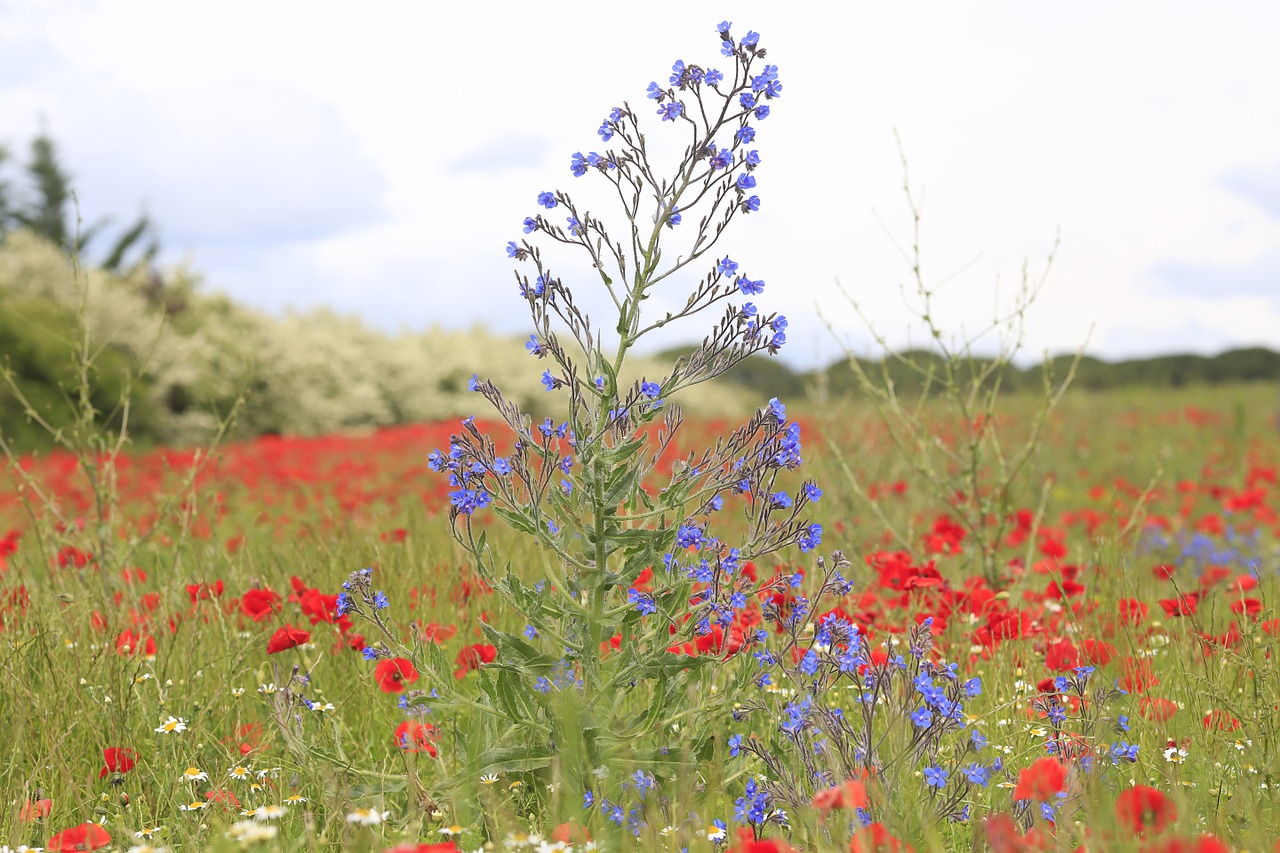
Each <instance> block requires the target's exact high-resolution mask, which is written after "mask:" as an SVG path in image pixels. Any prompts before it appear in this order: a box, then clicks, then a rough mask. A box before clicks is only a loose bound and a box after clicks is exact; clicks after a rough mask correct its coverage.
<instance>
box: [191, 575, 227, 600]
mask: <svg viewBox="0 0 1280 853" xmlns="http://www.w3.org/2000/svg"><path fill="white" fill-rule="evenodd" d="M222 590H223V584H222V581H214V582H213V583H212V584H207V583H190V584H187V595H189V596H191V603H192V604H195V603H196V602H197V601H199V600H201V599H207V598H212V597H214V596H216V597H218V598H221V597H222Z"/></svg>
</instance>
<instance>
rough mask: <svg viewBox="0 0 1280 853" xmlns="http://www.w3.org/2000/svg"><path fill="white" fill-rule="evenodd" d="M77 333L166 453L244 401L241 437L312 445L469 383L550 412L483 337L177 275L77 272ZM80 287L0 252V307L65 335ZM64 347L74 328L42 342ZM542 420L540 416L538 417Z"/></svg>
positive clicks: (20, 239)
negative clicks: (251, 300)
mask: <svg viewBox="0 0 1280 853" xmlns="http://www.w3.org/2000/svg"><path fill="white" fill-rule="evenodd" d="M81 281H82V282H83V283H84V285H85V286H86V287H87V294H86V296H85V299H84V306H83V314H84V323H85V325H86V328H87V329H88V332H89V338H90V341H91V342H92V344H93V346H95V347H103V346H110V347H112V348H114V349H116V350H119V351H122V352H124V353H126V354H127V355H128V356H129V357H130V359H131V360H132V362H133V363H134V364H135V365H136V370H137V374H138V376H139V377H141V378H142V379H143V380H144V381H143V382H142V383H140V386H139V390H138V391H136V392H135V393H141V394H145V395H146V396H147V397H148V398H149V399H148V400H146V402H147V403H148V404H150V408H151V409H153V410H155V411H158V412H159V413H160V416H159V417H158V418H157V419H156V421H155V425H154V427H153V431H154V434H152V435H147V436H145V437H146V438H150V439H153V440H157V441H162V442H166V443H176V444H186V443H192V442H198V441H201V440H202V439H204V438H206V437H207V436H208V435H209V434H210V433H211V432H212V430H213V429H214V428H215V427H216V425H217V423H218V420H219V418H221V417H223V416H224V415H225V414H226V413H227V412H228V411H229V410H230V409H231V407H232V405H233V404H234V402H235V400H236V399H237V398H238V397H239V396H240V395H241V394H246V395H247V403H248V405H247V406H246V407H245V408H244V410H243V412H242V414H241V415H240V418H239V421H238V426H237V432H238V433H239V434H242V435H247V434H258V433H263V432H277V433H285V434H303V435H316V434H322V433H329V432H336V431H342V430H351V429H360V428H371V427H378V426H385V425H389V424H396V423H405V422H411V421H426V420H439V419H443V418H449V417H456V416H459V415H464V414H470V413H472V412H474V411H476V410H477V409H478V408H479V407H478V404H477V400H476V398H475V395H474V394H472V392H470V391H469V390H468V383H469V381H470V379H471V375H472V373H473V372H476V371H478V372H479V373H480V374H481V375H482V376H484V377H485V378H486V379H489V380H491V381H493V382H494V383H495V384H496V385H498V386H499V387H501V388H503V389H504V392H505V393H506V394H507V395H508V396H509V397H510V398H511V399H513V400H517V401H519V402H520V403H521V404H522V406H523V408H524V409H525V410H526V411H528V412H530V413H531V414H534V415H537V416H539V417H541V416H542V415H544V414H547V413H549V411H550V410H549V409H548V408H547V406H548V402H549V401H547V400H546V399H545V397H546V393H545V390H544V389H543V387H542V384H541V382H540V379H539V373H538V371H537V370H534V369H533V365H531V363H530V362H529V360H528V359H527V358H526V357H524V352H523V351H522V349H521V348H520V347H518V346H512V343H513V340H512V339H511V338H509V337H505V336H498V335H494V334H492V333H490V332H487V331H485V330H484V329H481V328H473V329H469V330H456V329H441V328H432V329H429V330H428V331H426V332H423V333H401V334H395V335H391V334H387V333H385V332H382V331H381V330H378V329H375V328H373V327H371V326H368V325H366V324H365V323H364V322H363V321H361V320H360V319H359V318H358V317H355V316H351V315H343V314H339V313H337V312H334V311H332V310H329V309H325V308H318V309H311V310H307V311H291V312H288V313H286V314H285V315H284V316H282V317H273V316H270V315H268V314H265V313H262V312H259V311H255V310H252V309H250V308H246V307H244V306H242V305H239V304H237V303H236V302H234V301H233V300H231V299H230V298H228V297H227V296H225V295H222V294H218V293H203V292H200V290H199V288H198V285H199V283H200V280H199V277H198V276H197V275H196V274H195V273H194V272H193V271H191V270H189V269H186V268H182V267H179V268H176V269H173V270H169V271H167V273H166V274H165V277H164V280H163V283H161V281H160V280H159V279H157V278H156V277H155V275H154V274H153V273H152V272H151V271H148V270H145V269H137V270H134V271H131V272H127V273H125V274H123V275H114V274H111V273H108V272H106V271H103V270H99V269H88V270H84V271H83V274H82V276H81ZM79 287H80V285H78V284H77V282H76V279H75V276H74V275H73V274H72V269H71V265H70V262H69V261H68V259H67V257H66V255H65V253H64V252H63V251H62V250H61V249H59V248H57V247H56V246H54V245H52V244H50V243H48V242H46V241H44V240H42V239H41V238H39V237H37V236H35V235H34V234H31V233H30V232H25V231H16V232H12V233H10V234H7V235H6V236H5V238H4V239H3V241H0V299H3V298H4V297H5V296H6V295H8V296H10V297H22V298H27V299H40V300H48V301H50V302H52V303H55V304H57V305H58V306H60V307H61V308H62V309H63V311H64V315H65V316H66V317H67V318H68V319H67V322H68V324H70V323H71V322H72V318H74V316H75V313H76V311H77V310H79V306H80V299H81V294H80V291H79ZM48 331H49V332H51V333H54V334H59V335H63V336H64V337H67V338H70V337H71V335H72V332H73V329H71V328H67V329H64V330H48ZM630 367H631V370H632V371H633V372H634V373H635V375H636V376H637V377H638V376H641V375H646V374H647V375H660V374H662V373H663V372H664V370H665V369H667V368H668V367H669V364H665V363H662V364H660V363H658V362H656V361H655V360H652V359H638V360H636V361H635V362H633V363H631V364H630ZM686 408H687V409H688V410H689V411H690V412H691V413H693V414H707V415H711V414H715V415H728V414H735V413H742V412H743V411H746V410H747V409H748V407H747V405H746V404H745V401H744V400H743V398H742V396H741V395H740V394H739V393H738V392H737V391H736V390H735V389H734V388H732V387H730V386H715V385H713V386H708V387H707V388H706V389H705V390H704V392H703V393H700V394H699V395H697V396H696V397H695V398H693V399H691V400H689V401H688V403H687V405H686ZM544 409H545V410H546V411H544Z"/></svg>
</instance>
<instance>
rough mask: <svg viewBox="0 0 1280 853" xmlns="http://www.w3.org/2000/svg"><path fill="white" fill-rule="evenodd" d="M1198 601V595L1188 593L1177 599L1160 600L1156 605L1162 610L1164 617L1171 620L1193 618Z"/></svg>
mask: <svg viewBox="0 0 1280 853" xmlns="http://www.w3.org/2000/svg"><path fill="white" fill-rule="evenodd" d="M1198 601H1199V595H1198V594H1197V593H1194V592H1189V593H1187V594H1185V595H1180V596H1178V597H1177V598H1161V599H1158V600H1157V601H1156V603H1157V604H1159V605H1160V606H1161V607H1162V608H1164V612H1165V615H1166V616H1168V617H1169V618H1173V617H1175V616H1195V615H1196V607H1197V606H1198Z"/></svg>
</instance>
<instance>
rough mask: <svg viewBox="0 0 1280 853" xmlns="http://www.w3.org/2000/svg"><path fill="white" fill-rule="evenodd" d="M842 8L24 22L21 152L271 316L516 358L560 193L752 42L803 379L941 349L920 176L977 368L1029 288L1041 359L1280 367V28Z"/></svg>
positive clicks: (933, 244)
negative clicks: (44, 154)
mask: <svg viewBox="0 0 1280 853" xmlns="http://www.w3.org/2000/svg"><path fill="white" fill-rule="evenodd" d="M823 6H824V7H825V8H822V9H821V10H820V9H819V4H816V3H813V4H804V3H789V4H788V3H777V2H770V3H762V2H734V3H732V4H725V5H723V6H713V5H711V4H706V3H688V2H653V3H648V4H643V6H639V5H637V4H597V5H595V6H592V7H590V9H589V11H588V10H587V7H584V6H583V5H582V4H564V3H556V2H550V3H542V4H530V3H527V2H526V3H518V4H517V3H507V2H486V3H452V4H436V3H426V2H392V0H386V2H379V3H372V4H358V5H357V4H351V3H330V2H317V0H309V2H305V3H304V2H271V3H261V2H240V0H220V2H218V3H208V2H184V3H172V2H147V0H135V1H134V2H93V0H80V1H79V2H61V0H0V143H7V144H8V145H9V146H10V147H11V148H13V149H16V150H17V151H16V153H19V154H21V153H22V149H23V148H24V147H25V145H26V144H27V143H28V142H29V140H30V138H31V136H32V135H34V134H35V133H36V132H37V131H38V130H39V129H40V128H41V127H42V126H43V127H45V128H46V129H47V130H48V132H49V133H50V135H51V136H52V137H53V138H54V139H55V140H56V141H57V142H58V144H59V145H60V149H61V153H62V158H63V162H64V164H65V165H66V166H67V168H68V169H69V170H70V171H71V172H72V173H73V175H74V178H75V185H76V187H77V190H78V196H79V199H80V204H81V209H82V215H83V218H84V219H85V221H86V222H93V221H96V219H97V218H99V217H102V216H105V215H114V216H115V217H116V221H117V222H119V223H122V224H123V223H124V222H126V221H129V220H131V219H132V218H133V217H135V216H136V215H137V214H138V213H139V212H141V211H144V210H145V211H146V212H147V213H149V214H150V215H151V216H152V218H153V219H154V220H155V221H156V222H157V223H158V224H159V226H160V235H161V239H162V241H163V245H164V247H165V251H164V254H163V256H162V260H163V261H164V262H165V263H186V264H189V265H190V266H192V267H193V268H195V269H196V270H198V271H199V272H200V273H201V274H202V276H203V278H204V281H205V284H204V287H206V288H207V289H210V290H222V291H225V292H227V293H230V294H231V295H233V296H234V297H236V298H237V299H239V300H241V301H243V302H245V303H247V304H250V305H254V306H257V307H260V308H263V309H266V310H270V311H274V312H280V311H283V310H285V309H286V308H288V307H291V306H292V307H310V306H315V305H328V306H332V307H334V308H337V309H339V310H341V311H344V312H355V313H358V314H359V315H361V316H362V317H364V318H366V319H367V320H368V321H369V322H371V323H374V324H376V325H378V326H381V327H384V328H386V329H388V330H392V331H395V330H399V329H423V328H427V327H430V326H432V325H437V326H448V327H462V328H467V327H471V326H473V325H475V324H483V325H485V326H487V327H489V328H491V329H494V330H497V331H502V332H507V331H510V332H513V333H520V332H524V331H527V327H528V326H529V319H528V316H527V313H526V312H525V309H524V307H523V305H522V302H521V300H519V298H518V297H517V296H516V287H515V283H514V278H513V275H512V266H511V263H512V262H511V261H510V260H509V259H508V258H507V257H506V252H505V249H504V247H505V246H506V243H507V241H508V240H512V239H517V238H520V237H521V236H522V234H521V227H520V226H521V221H522V220H523V218H524V217H525V216H529V215H531V214H533V213H536V212H538V210H539V209H538V208H537V205H536V198H537V195H538V193H540V192H542V191H544V190H556V189H559V190H565V191H569V192H571V193H577V192H579V191H585V190H584V188H585V187H586V182H588V181H590V177H587V178H582V179H575V178H574V177H573V176H572V175H571V174H570V171H569V156H570V155H571V154H572V153H573V152H575V151H589V150H602V151H603V150H605V148H606V147H607V146H606V145H605V144H604V143H602V142H601V140H600V138H599V137H598V136H597V135H596V129H597V127H599V125H600V123H601V121H602V120H603V118H604V117H605V116H606V115H607V114H608V112H609V110H610V108H611V107H613V106H615V105H619V104H621V102H622V101H624V100H625V101H628V102H630V103H631V104H632V106H633V107H634V108H635V109H636V111H637V112H638V113H641V114H644V113H652V112H653V110H654V105H653V103H652V102H651V101H648V100H647V99H646V98H645V89H646V87H647V86H648V84H649V82H650V81H652V80H657V81H659V82H662V83H664V85H665V81H666V79H667V77H668V76H669V74H670V67H671V65H672V63H673V62H674V61H675V60H676V59H684V60H685V61H686V62H696V63H699V64H702V65H704V66H712V67H714V66H715V65H716V64H717V63H718V62H720V61H721V59H722V57H721V56H720V53H719V38H718V36H717V35H716V25H717V24H718V23H719V22H720V21H721V20H723V19H726V18H727V19H728V20H730V21H732V22H733V32H734V34H735V36H740V35H742V34H743V33H745V32H746V31H747V30H754V31H757V32H759V33H760V36H761V38H760V44H761V46H763V47H765V48H767V50H768V61H769V62H772V63H775V64H777V66H778V67H779V73H780V77H781V80H782V82H783V92H782V97H781V98H779V99H778V100H777V101H775V102H774V103H773V112H772V114H771V115H770V116H769V118H768V119H767V120H766V121H763V122H760V123H759V137H758V138H757V148H758V150H759V152H760V154H761V157H762V160H763V162H762V165H761V166H760V168H759V169H758V170H757V171H756V173H755V174H756V176H757V178H758V180H759V185H758V187H757V188H756V190H755V191H756V192H757V193H758V194H759V195H760V197H761V199H762V202H763V203H762V207H761V210H760V211H759V212H758V213H754V214H751V215H750V216H748V217H740V218H739V219H737V220H735V221H734V223H733V224H732V225H731V227H730V231H729V232H727V233H726V236H725V241H724V243H723V244H722V247H723V252H724V253H727V254H730V255H732V257H733V258H734V259H735V260H737V261H738V262H739V263H740V264H741V266H742V269H743V270H744V271H746V272H748V273H749V275H750V276H751V277H752V278H754V279H764V280H765V281H766V282H767V287H766V291H765V293H764V295H762V296H761V297H759V298H758V299H757V300H756V301H757V302H758V303H759V304H760V306H761V308H762V309H765V310H767V311H781V312H783V313H785V314H786V315H787V316H788V317H789V318H790V328H789V330H788V337H789V339H790V343H789V345H788V347H787V349H786V350H785V351H784V353H785V354H786V356H787V358H788V359H789V361H790V362H791V363H792V364H793V365H794V366H798V367H809V366H813V365H815V364H821V363H826V362H827V361H829V360H831V359H833V358H836V357H838V356H839V354H840V353H841V352H842V350H843V349H844V348H849V349H851V350H852V351H854V352H857V353H859V354H865V353H871V352H874V349H873V341H874V336H873V331H872V330H874V333H875V334H879V335H882V336H883V337H884V338H885V339H887V340H888V341H889V342H891V343H892V344H893V345H896V346H904V345H908V344H910V343H913V342H921V341H922V340H923V339H922V337H921V331H920V327H919V323H918V322H915V321H913V313H912V310H913V307H912V306H913V305H914V304H915V303H913V302H912V300H911V299H909V298H907V297H906V296H904V290H903V287H904V285H905V286H906V287H907V289H908V290H907V292H908V293H909V292H910V287H911V267H910V264H909V263H907V262H906V260H905V259H904V256H903V255H902V253H901V251H900V248H899V247H900V246H903V245H910V243H911V241H912V217H911V213H910V210H909V208H908V206H907V204H906V201H905V196H904V193H903V185H904V169H903V163H902V159H901V158H902V156H905V159H906V162H907V167H908V174H909V181H910V185H911V187H912V189H913V191H914V192H915V193H916V194H917V196H918V197H919V196H922V197H923V203H922V206H921V214H922V215H921V225H920V247H921V258H922V270H923V274H924V276H925V280H926V283H927V284H928V285H929V286H930V287H931V288H932V287H936V297H935V304H934V306H933V312H932V314H933V316H934V317H936V318H939V323H940V325H942V326H943V327H944V329H945V330H946V333H947V335H948V336H949V338H948V339H951V337H950V336H954V339H955V340H960V339H963V337H964V336H967V335H972V334H974V333H976V332H977V331H978V330H981V329H983V328H985V327H986V325H987V324H988V323H989V322H990V320H991V318H992V316H993V314H994V313H995V310H996V307H997V306H1001V305H1003V306H1008V305H1009V304H1010V302H1009V300H1010V299H1011V298H1013V296H1014V295H1015V293H1016V291H1017V287H1018V285H1019V283H1020V282H1021V281H1022V280H1023V277H1024V270H1026V275H1027V276H1028V277H1029V278H1030V279H1031V280H1033V281H1038V280H1040V279H1041V278H1042V276H1043V282H1044V283H1043V286H1042V287H1041V289H1040V291H1039V295H1038V297H1037V299H1036V301H1035V303H1034V304H1033V305H1032V306H1031V307H1030V308H1029V309H1028V310H1027V312H1026V313H1025V318H1026V323H1025V336H1024V355H1023V360H1024V361H1026V360H1034V359H1037V358H1039V356H1040V355H1042V354H1044V353H1046V352H1047V353H1054V354H1056V353H1062V352H1067V351H1073V350H1077V349H1079V348H1081V347H1085V348H1086V349H1087V351H1088V352H1089V353H1091V354H1094V355H1097V356H1100V357H1103V358H1109V359H1118V358H1128V357H1141V356H1147V355H1154V354H1162V353H1171V352H1196V353H1202V354H1213V353H1216V352H1220V351H1222V350H1224V349H1228V348H1232V347H1240V346H1268V347H1270V348H1272V349H1280V106H1277V104H1278V103H1280V101H1277V99H1276V95H1275V81H1276V80H1280V51H1276V50H1275V45H1274V39H1275V34H1276V33H1277V32H1280V4H1276V3H1272V2H1234V3H1230V4H1217V3H1208V2H1202V3H1186V2H1177V0H1161V2H1125V3H1115V2H1091V0H1084V2H1078V3H1073V4H1070V5H1069V6H1063V5H1062V4H1040V3H1025V2H985V3H965V4H958V3H943V2H916V3H894V4H883V3H882V4H872V3H863V2H850V3H843V4H823ZM641 9H643V11H640V10H641ZM645 117H646V118H651V119H652V123H651V124H650V125H649V132H650V134H651V135H652V136H654V137H655V138H657V137H658V136H659V135H660V134H661V133H662V132H663V131H664V130H666V129H668V128H670V127H671V125H666V126H665V127H660V126H659V125H660V122H659V121H658V119H657V116H656V115H652V116H645ZM900 155H901V156H900ZM593 213H596V214H597V215H598V216H600V217H602V218H604V219H605V221H606V222H610V221H621V220H619V219H617V214H616V213H615V212H614V211H611V210H609V209H608V208H607V207H601V208H599V209H596V210H593ZM610 217H613V218H612V219H611V218H610ZM1051 254H1052V264H1051V266H1050V267H1049V268H1048V271H1047V274H1046V273H1045V270H1046V262H1047V260H1048V258H1049V256H1050V255H1051ZM700 274H701V271H699V273H698V275H692V274H691V278H690V279H688V280H687V281H684V282H683V283H682V282H680V281H675V280H673V281H671V282H669V283H667V284H665V285H664V286H663V287H664V293H662V294H661V295H660V297H659V298H658V299H657V300H656V301H655V304H656V305H657V306H659V307H662V306H663V305H673V304H676V303H682V302H683V298H682V297H681V295H680V291H681V290H682V288H683V287H687V286H689V285H691V283H692V280H693V278H695V277H700ZM582 287H583V288H584V292H585V291H590V289H591V282H590V280H589V279H588V278H585V277H584V279H583V284H582ZM596 287H597V288H598V287H599V285H598V284H597V285H596ZM576 292H577V291H576ZM597 297H599V294H598V293H587V294H586V295H585V296H584V299H586V301H587V304H588V305H589V306H591V307H595V308H596V309H597V311H602V310H605V308H606V307H607V304H606V303H605V302H603V301H600V302H596V301H592V300H594V299H596V298H597ZM854 303H856V306H857V310H855V307H854ZM916 307H918V306H916ZM596 316H600V315H599V314H596ZM606 325H607V324H606ZM706 325H707V324H706V323H702V322H701V318H694V319H691V320H689V321H688V324H687V326H686V327H685V328H684V330H683V331H682V332H681V331H677V330H675V329H673V330H672V335H673V336H674V337H677V338H678V337H683V338H684V339H686V340H696V339H700V338H701V336H702V335H703V334H704V333H705V332H706V331H707V329H706V328H704V326H706ZM992 346H994V341H992V340H991V339H990V338H986V339H984V342H983V343H979V345H978V348H979V349H980V350H981V349H983V348H984V347H985V348H987V349H990V348H991V347H992Z"/></svg>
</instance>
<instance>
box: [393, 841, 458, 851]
mask: <svg viewBox="0 0 1280 853" xmlns="http://www.w3.org/2000/svg"><path fill="white" fill-rule="evenodd" d="M382 853H461V851H460V850H458V845H456V844H454V843H453V842H452V841H440V842H438V843H436V844H401V845H400V846H399V847H388V848H387V849H386V850H383V851H382Z"/></svg>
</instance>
